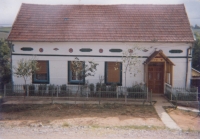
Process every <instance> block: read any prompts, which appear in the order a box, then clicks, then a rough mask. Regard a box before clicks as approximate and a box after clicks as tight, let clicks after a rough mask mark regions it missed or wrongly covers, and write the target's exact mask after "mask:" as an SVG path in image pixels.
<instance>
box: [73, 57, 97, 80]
mask: <svg viewBox="0 0 200 139" xmlns="http://www.w3.org/2000/svg"><path fill="white" fill-rule="evenodd" d="M98 65H99V64H97V63H94V62H93V61H88V64H85V65H83V61H80V60H79V58H77V57H76V58H75V60H74V61H71V70H72V72H76V75H77V76H78V79H79V80H81V79H83V78H86V77H88V76H94V75H95V72H96V70H97V66H98ZM83 66H84V67H83Z"/></svg>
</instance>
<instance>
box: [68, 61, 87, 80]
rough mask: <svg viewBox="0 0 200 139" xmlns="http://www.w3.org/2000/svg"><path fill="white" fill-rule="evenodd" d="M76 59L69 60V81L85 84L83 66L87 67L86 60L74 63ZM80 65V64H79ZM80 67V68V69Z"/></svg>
mask: <svg viewBox="0 0 200 139" xmlns="http://www.w3.org/2000/svg"><path fill="white" fill-rule="evenodd" d="M74 62H75V61H68V83H69V84H84V83H85V77H83V72H84V71H83V68H84V67H85V62H83V61H77V62H79V63H78V64H81V65H78V64H75V63H74ZM77 65H78V66H77ZM78 68H79V69H78ZM79 71H82V72H79Z"/></svg>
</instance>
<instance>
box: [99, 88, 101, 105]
mask: <svg viewBox="0 0 200 139" xmlns="http://www.w3.org/2000/svg"><path fill="white" fill-rule="evenodd" d="M100 96H101V88H100V92H99V105H100V101H101V100H100Z"/></svg>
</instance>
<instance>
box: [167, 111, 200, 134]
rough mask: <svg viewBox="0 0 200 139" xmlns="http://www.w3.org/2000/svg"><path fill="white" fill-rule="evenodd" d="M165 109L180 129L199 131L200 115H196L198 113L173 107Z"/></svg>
mask: <svg viewBox="0 0 200 139" xmlns="http://www.w3.org/2000/svg"><path fill="white" fill-rule="evenodd" d="M166 111H167V113H168V114H169V115H170V117H171V118H172V119H173V120H174V121H175V122H176V123H177V124H178V125H179V127H180V128H181V129H183V130H194V131H196V130H197V131H200V115H199V116H198V113H194V112H191V111H184V110H179V109H173V108H166Z"/></svg>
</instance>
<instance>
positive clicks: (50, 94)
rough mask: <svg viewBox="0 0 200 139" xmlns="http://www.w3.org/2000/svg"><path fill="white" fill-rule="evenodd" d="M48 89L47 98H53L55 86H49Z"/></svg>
mask: <svg viewBox="0 0 200 139" xmlns="http://www.w3.org/2000/svg"><path fill="white" fill-rule="evenodd" d="M48 89H49V96H53V95H55V93H56V86H55V85H54V84H50V85H49V86H48Z"/></svg>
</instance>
